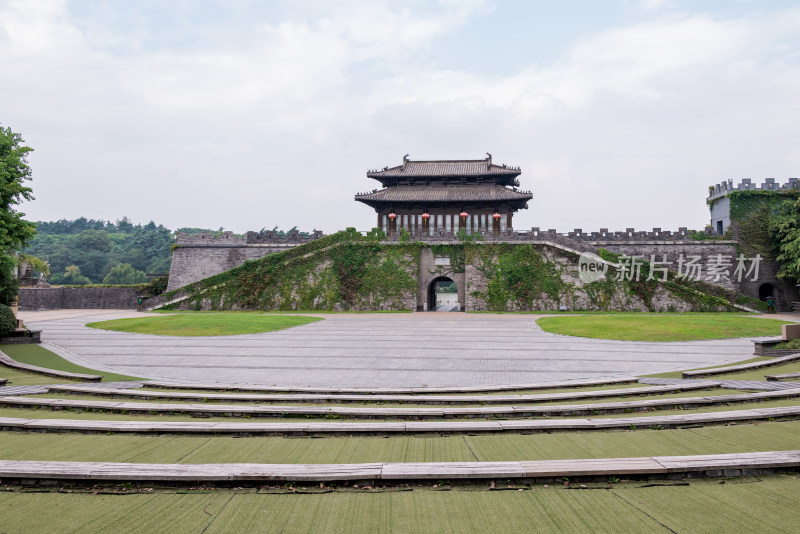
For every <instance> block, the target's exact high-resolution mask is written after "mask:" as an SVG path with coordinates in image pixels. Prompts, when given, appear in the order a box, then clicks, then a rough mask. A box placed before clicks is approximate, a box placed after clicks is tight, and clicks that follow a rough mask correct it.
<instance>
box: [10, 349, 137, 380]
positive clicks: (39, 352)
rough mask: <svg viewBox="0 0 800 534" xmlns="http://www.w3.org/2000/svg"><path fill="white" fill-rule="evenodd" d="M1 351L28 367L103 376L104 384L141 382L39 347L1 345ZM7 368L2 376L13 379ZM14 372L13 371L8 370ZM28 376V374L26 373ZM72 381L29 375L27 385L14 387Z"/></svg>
mask: <svg viewBox="0 0 800 534" xmlns="http://www.w3.org/2000/svg"><path fill="white" fill-rule="evenodd" d="M0 350H2V351H3V352H5V353H6V354H8V355H9V356H10V357H11V358H13V359H15V360H17V361H18V362H21V363H27V364H28V365H37V366H39V367H46V368H48V369H56V370H57V371H67V372H70V373H82V374H87V375H103V382H116V381H118V380H139V378H136V377H133V376H126V375H118V374H116V373H108V372H106V371H98V370H96V369H88V368H86V367H81V366H80V365H76V364H74V363H72V362H70V361H67V360H65V359H64V358H62V357H61V356H59V355H58V354H56V353H54V352H50V351H49V350H47V349H45V348H43V347H40V346H39V345H0ZM6 369H7V368H0V376H2V377H3V378H12V377H11V376H9V373H8V372H7V371H6ZM8 371H12V369H8ZM26 374H27V373H26ZM69 381H70V380H68V379H66V378H54V377H49V376H44V375H40V378H38V379H34V378H31V377H30V375H28V377H27V379H26V381H25V383H22V382H21V381H15V382H14V383H13V384H9V385H10V386H11V385H14V386H22V385H31V384H53V383H61V384H63V383H65V382H69Z"/></svg>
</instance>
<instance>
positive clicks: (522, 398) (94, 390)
mask: <svg viewBox="0 0 800 534" xmlns="http://www.w3.org/2000/svg"><path fill="white" fill-rule="evenodd" d="M143 385H144V386H148V387H149V386H150V383H149V382H145V383H144V384H143ZM717 387H719V382H713V381H708V380H693V381H684V382H681V383H680V384H670V385H658V386H647V387H635V388H625V389H601V390H590V389H576V390H572V391H564V392H559V393H538V394H517V395H406V394H398V395H387V394H380V395H365V394H339V395H331V394H327V393H323V394H317V393H306V394H303V393H287V394H267V395H263V394H246V393H245V394H235V393H206V392H183V391H147V390H138V389H121V388H110V387H103V386H102V385H79V386H71V385H70V386H68V385H56V386H48V389H49V390H50V391H51V392H54V393H73V394H75V393H77V394H82V395H87V394H88V395H99V396H105V397H129V398H138V399H146V400H157V399H161V400H184V401H185V400H196V401H201V402H219V401H224V402H292V403H294V402H303V403H315V402H319V403H327V402H335V403H342V404H344V403H352V402H357V403H376V402H391V403H395V404H516V403H526V402H549V401H562V400H577V399H599V398H609V397H633V396H641V395H659V394H664V393H678V392H682V391H693V390H703V389H713V388H717Z"/></svg>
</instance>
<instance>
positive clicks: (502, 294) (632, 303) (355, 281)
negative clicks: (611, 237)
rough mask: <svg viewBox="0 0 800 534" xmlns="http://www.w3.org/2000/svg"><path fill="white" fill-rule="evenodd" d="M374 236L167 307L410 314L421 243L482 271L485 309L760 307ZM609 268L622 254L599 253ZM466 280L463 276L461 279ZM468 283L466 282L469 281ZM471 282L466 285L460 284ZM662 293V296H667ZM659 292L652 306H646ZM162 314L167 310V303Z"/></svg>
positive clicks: (555, 265)
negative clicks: (589, 280)
mask: <svg viewBox="0 0 800 534" xmlns="http://www.w3.org/2000/svg"><path fill="white" fill-rule="evenodd" d="M383 238H384V236H383V234H382V232H380V231H379V230H378V231H375V232H371V233H370V234H369V235H367V236H363V235H361V234H360V233H359V232H356V231H355V230H353V229H348V230H347V231H345V232H339V233H337V234H333V235H330V236H327V237H324V238H321V239H318V240H315V241H312V242H310V243H306V244H304V245H301V246H298V247H295V248H293V249H289V250H286V251H284V252H281V253H277V254H271V255H269V256H266V257H264V258H261V259H258V260H249V261H247V262H245V264H244V265H242V266H240V267H238V268H236V269H232V270H230V271H227V272H225V273H221V274H219V275H216V276H213V277H210V278H207V279H205V280H202V281H200V282H196V283H194V284H191V285H189V286H186V287H184V288H181V289H179V290H176V291H172V292H170V293H168V294H165V299H166V300H167V301H169V300H171V299H173V298H174V297H176V296H180V295H189V298H187V299H184V300H181V301H177V303H176V304H174V306H179V307H181V308H184V309H186V308H189V309H192V308H193V309H198V310H199V309H212V310H231V309H234V310H236V309H242V310H259V309H264V310H407V309H414V308H415V306H416V298H417V292H418V289H419V288H418V285H417V284H418V282H417V280H418V274H419V273H418V269H419V264H420V254H421V250H422V248H423V247H430V249H431V252H432V253H433V254H434V255H435V256H448V257H449V258H450V263H451V265H450V269H451V270H452V272H454V273H464V272H467V271H466V268H467V266H472V267H474V268H475V269H476V270H477V271H479V272H480V273H481V274H482V275H483V281H482V282H480V287H475V288H470V287H467V288H465V290H466V291H467V292H468V293H469V295H471V296H472V297H473V298H475V299H476V300H477V301H480V302H483V303H484V304H485V307H486V309H488V310H490V311H512V310H524V311H533V310H552V309H558V307H559V306H560V305H566V306H568V307H569V309H573V310H578V309H592V310H641V309H649V310H651V311H668V309H658V307H661V308H667V307H668V306H667V305H666V304H665V302H666V303H672V304H669V306H673V305H674V304H680V303H684V304H686V305H685V306H682V308H683V309H692V310H695V311H710V310H725V309H727V310H733V309H735V308H734V306H733V305H732V303H735V304H741V305H745V306H750V307H753V308H759V306H760V305H763V303H761V302H760V301H757V300H754V299H749V298H748V297H745V296H744V295H741V294H739V293H736V292H734V291H729V290H726V289H725V288H722V287H720V286H715V285H711V284H707V283H704V282H697V281H690V280H680V279H672V280H669V281H666V280H659V278H660V273H655V276H654V279H653V280H647V278H648V277H649V274H650V265H649V263H647V262H644V261H642V262H641V267H640V272H639V280H636V279H635V278H634V279H629V278H627V277H619V276H617V273H616V272H614V269H613V268H612V269H611V270H610V272H609V273H608V274H607V276H606V277H605V278H604V279H602V280H598V281H596V282H592V283H588V284H583V283H581V282H580V281H579V273H578V271H577V264H578V255H577V254H575V253H572V252H568V251H564V250H562V249H559V248H557V247H549V246H546V245H534V244H512V243H485V242H483V243H481V242H477V243H476V242H469V243H462V244H447V245H428V244H424V243H421V242H410V243H409V242H403V243H392V244H386V243H383V242H382V239H383ZM600 256H601V257H602V258H604V259H605V260H606V261H608V262H610V263H614V264H616V263H619V261H620V259H621V258H620V256H619V255H617V254H614V253H611V252H609V251H607V250H602V249H601V250H600ZM468 279H469V276H468ZM473 281H474V279H473ZM468 283H469V281H468ZM665 291H666V292H667V294H668V295H669V296H668V298H666V300H665V298H664V295H665V293H664V292H665ZM658 295H660V297H659V300H658V303H657V304H656V303H655V302H654V299H655V297H656V296H658ZM166 307H167V308H168V307H169V306H166Z"/></svg>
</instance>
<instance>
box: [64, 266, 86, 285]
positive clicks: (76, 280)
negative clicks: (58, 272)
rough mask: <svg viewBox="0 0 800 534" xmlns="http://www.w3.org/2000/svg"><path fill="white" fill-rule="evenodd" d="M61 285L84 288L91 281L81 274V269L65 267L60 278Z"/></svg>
mask: <svg viewBox="0 0 800 534" xmlns="http://www.w3.org/2000/svg"><path fill="white" fill-rule="evenodd" d="M61 283H62V284H66V285H71V286H85V285H86V284H91V283H92V281H91V280H89V279H88V278H87V277H85V276H83V275H82V274H81V268H80V267H78V266H77V265H67V268H66V270H65V271H64V274H63V275H62V276H61Z"/></svg>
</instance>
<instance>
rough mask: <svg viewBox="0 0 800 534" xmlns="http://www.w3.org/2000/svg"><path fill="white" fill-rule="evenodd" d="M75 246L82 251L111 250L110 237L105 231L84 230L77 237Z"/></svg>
mask: <svg viewBox="0 0 800 534" xmlns="http://www.w3.org/2000/svg"><path fill="white" fill-rule="evenodd" d="M77 246H78V247H79V248H80V249H82V250H97V251H99V252H108V251H109V250H111V236H110V235H108V232H106V231H105V230H84V231H83V232H81V233H80V235H79V236H78V241H77Z"/></svg>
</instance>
